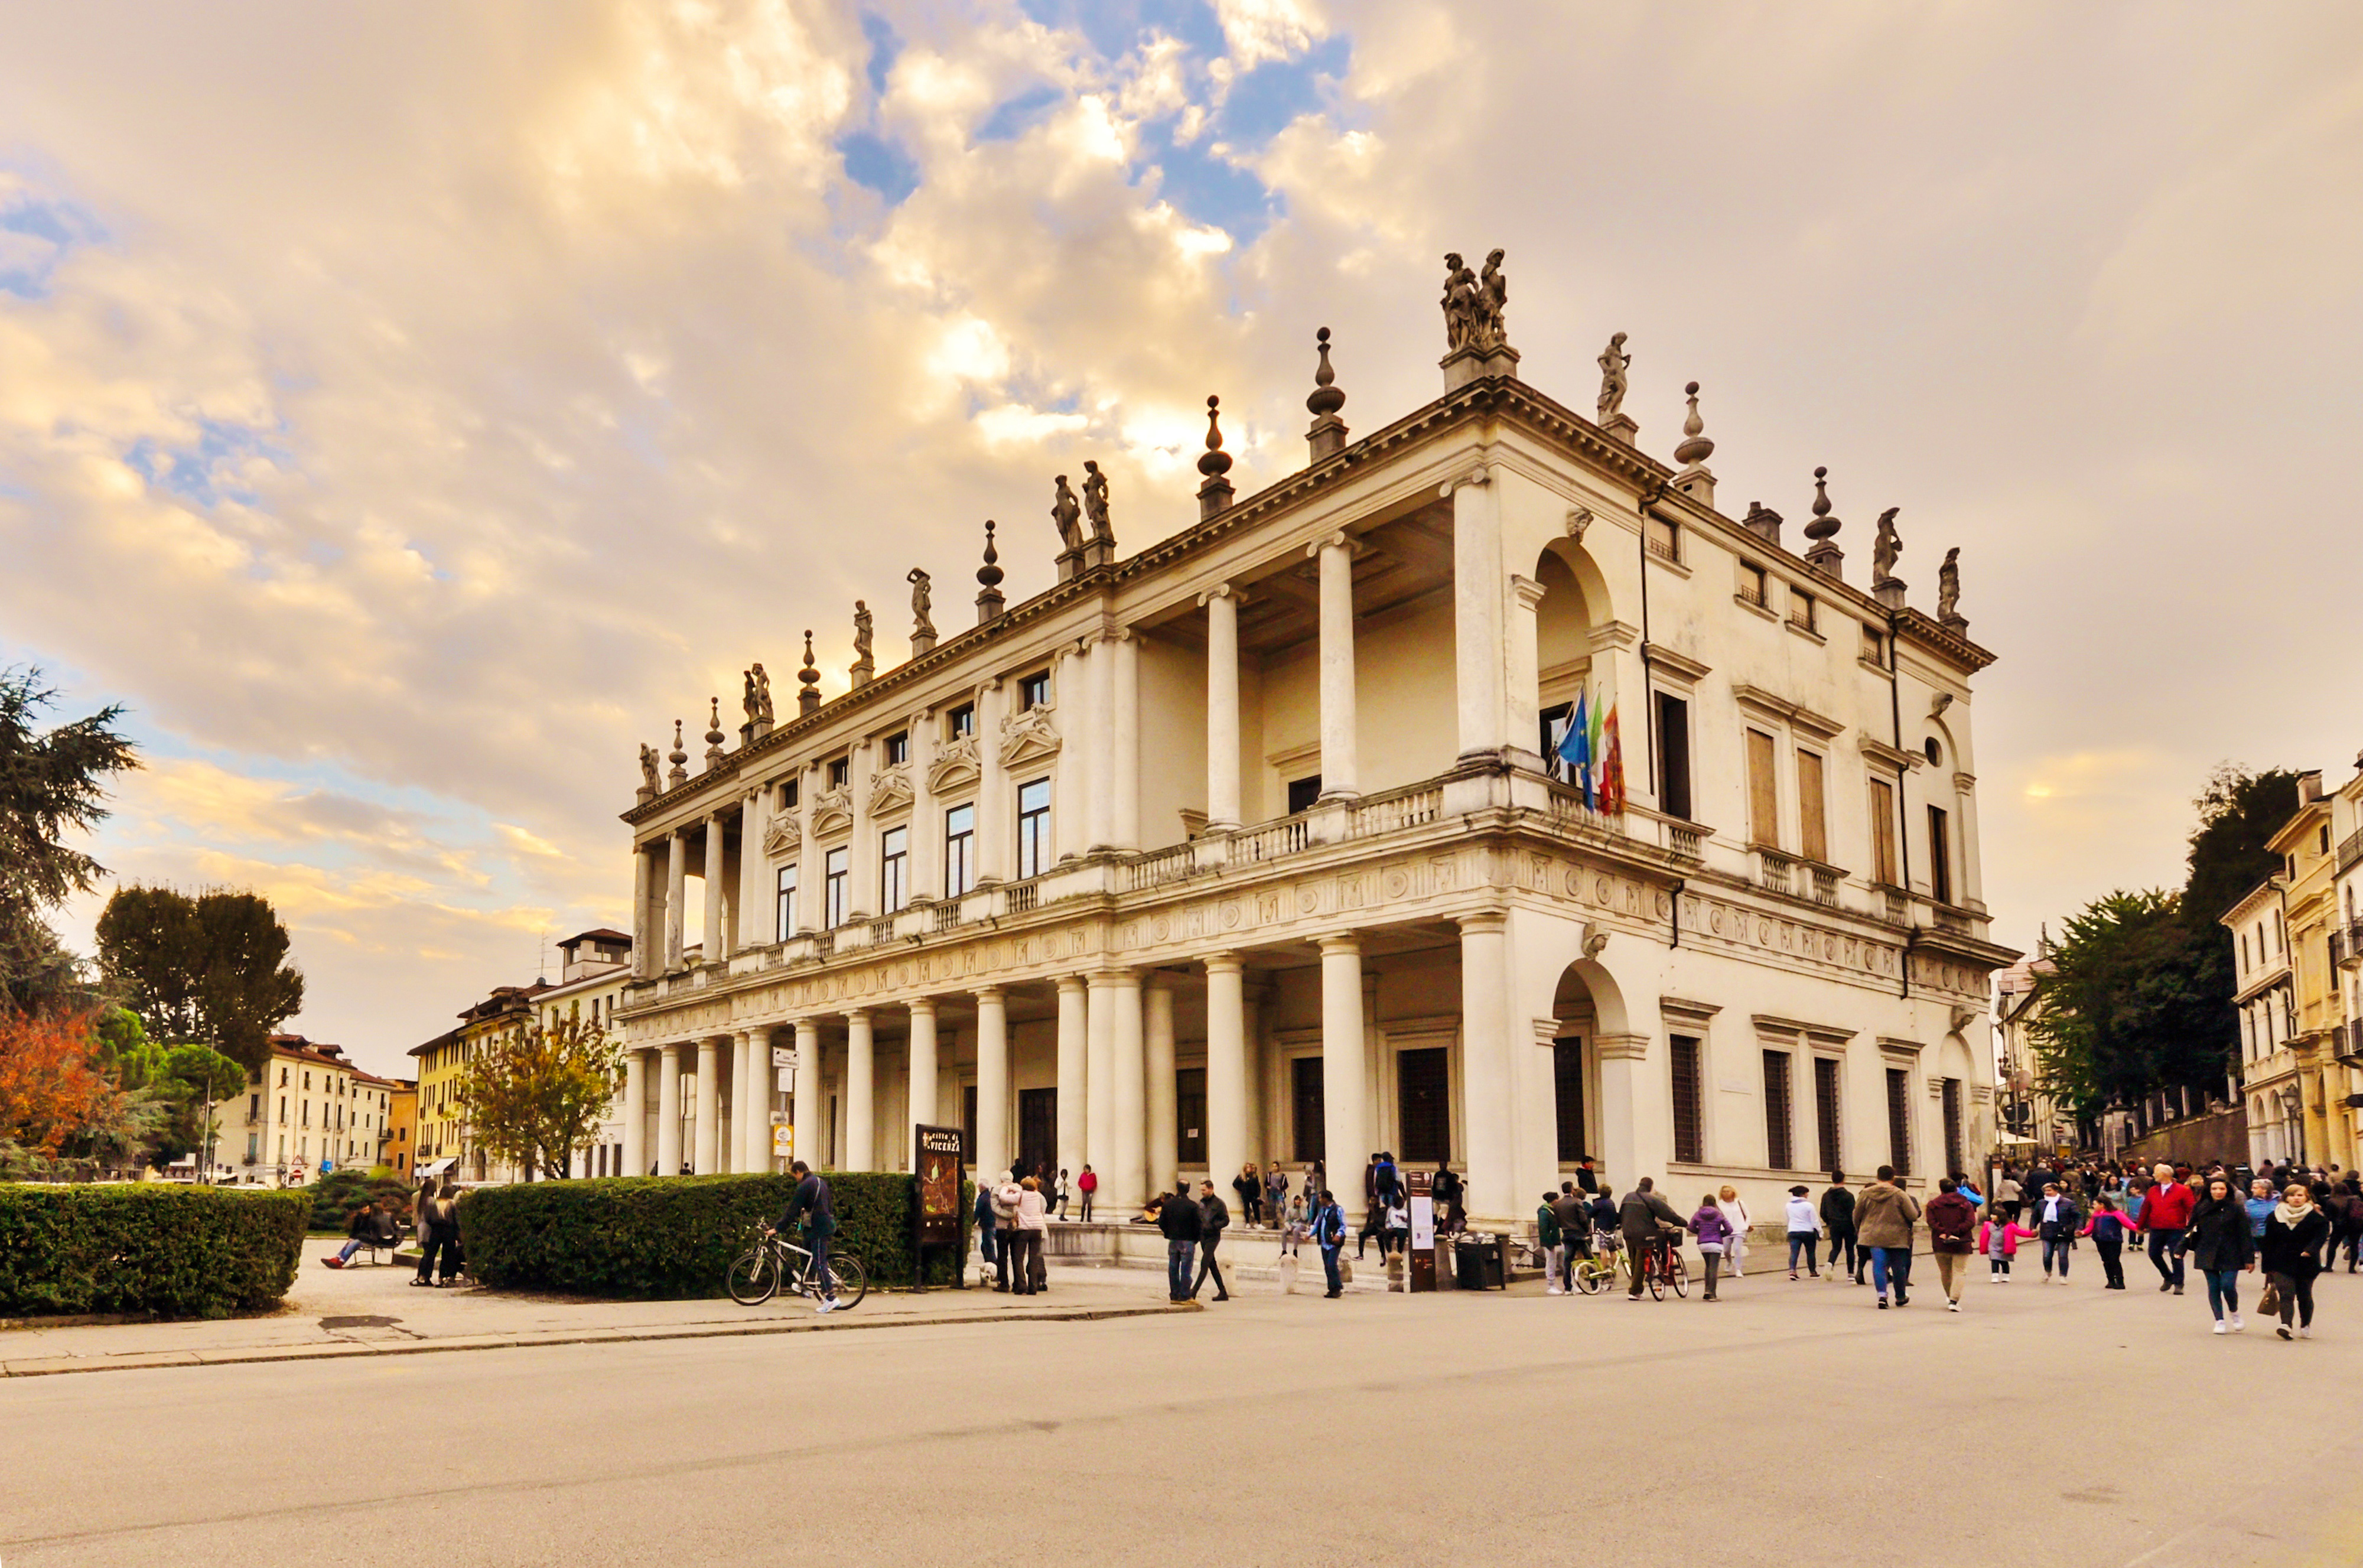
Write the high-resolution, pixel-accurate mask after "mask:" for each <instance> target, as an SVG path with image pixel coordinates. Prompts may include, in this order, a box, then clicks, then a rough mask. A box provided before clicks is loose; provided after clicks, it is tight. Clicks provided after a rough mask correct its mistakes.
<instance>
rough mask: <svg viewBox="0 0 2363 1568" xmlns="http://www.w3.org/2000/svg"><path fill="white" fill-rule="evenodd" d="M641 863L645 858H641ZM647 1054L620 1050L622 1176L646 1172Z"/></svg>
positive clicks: (647, 1124) (647, 1129)
mask: <svg viewBox="0 0 2363 1568" xmlns="http://www.w3.org/2000/svg"><path fill="white" fill-rule="evenodd" d="M641 859H642V861H643V862H645V861H646V860H647V857H646V856H645V855H644V856H642V857H641ZM648 1145H649V1053H648V1052H647V1051H626V1052H624V1168H623V1170H621V1171H620V1172H618V1173H617V1174H619V1175H625V1176H645V1175H647V1174H648V1172H649V1147H648Z"/></svg>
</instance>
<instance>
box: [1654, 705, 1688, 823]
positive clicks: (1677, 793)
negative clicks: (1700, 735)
mask: <svg viewBox="0 0 2363 1568" xmlns="http://www.w3.org/2000/svg"><path fill="white" fill-rule="evenodd" d="M1657 697H1658V804H1659V806H1660V807H1661V808H1662V809H1663V810H1664V811H1665V814H1666V815H1667V816H1669V817H1680V818H1681V819H1682V820H1683V821H1685V822H1687V821H1690V820H1691V705H1690V704H1689V703H1687V702H1685V701H1683V700H1682V699H1681V697H1678V696H1675V695H1673V694H1671V693H1670V692H1659V693H1658V694H1657Z"/></svg>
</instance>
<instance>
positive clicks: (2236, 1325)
mask: <svg viewBox="0 0 2363 1568" xmlns="http://www.w3.org/2000/svg"><path fill="white" fill-rule="evenodd" d="M2247 1327H2248V1326H2247V1324H2246V1323H2243V1322H2241V1321H2240V1315H2239V1314H2238V1313H2236V1312H2235V1313H2233V1314H2232V1332H2234V1333H2235V1334H2239V1333H2245V1332H2247Z"/></svg>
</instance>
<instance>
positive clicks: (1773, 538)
mask: <svg viewBox="0 0 2363 1568" xmlns="http://www.w3.org/2000/svg"><path fill="white" fill-rule="evenodd" d="M1739 526H1740V527H1741V528H1746V529H1747V531H1748V532H1749V533H1752V534H1754V535H1755V536H1756V537H1757V538H1758V539H1762V540H1763V541H1764V542H1765V543H1767V544H1779V543H1780V542H1781V514H1780V513H1778V512H1776V511H1774V510H1773V509H1772V508H1771V507H1769V506H1766V505H1765V504H1764V503H1763V502H1761V501H1750V502H1749V503H1747V516H1746V517H1742V518H1740V519H1739Z"/></svg>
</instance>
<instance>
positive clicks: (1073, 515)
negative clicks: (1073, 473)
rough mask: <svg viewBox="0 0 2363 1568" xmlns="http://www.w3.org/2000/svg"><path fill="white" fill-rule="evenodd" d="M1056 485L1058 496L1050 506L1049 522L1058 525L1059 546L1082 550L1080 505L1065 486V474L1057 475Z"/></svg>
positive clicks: (1070, 489)
mask: <svg viewBox="0 0 2363 1568" xmlns="http://www.w3.org/2000/svg"><path fill="white" fill-rule="evenodd" d="M1058 484H1059V488H1058V494H1057V495H1056V496H1055V497H1054V498H1053V500H1052V503H1051V506H1050V520H1051V521H1052V522H1055V523H1057V524H1058V525H1059V543H1060V544H1061V545H1063V546H1065V547H1066V548H1067V549H1069V550H1081V549H1082V548H1083V527H1082V516H1083V506H1082V502H1080V501H1078V500H1076V499H1075V492H1074V490H1073V488H1072V487H1071V486H1070V485H1069V484H1067V476H1066V475H1065V474H1063V473H1062V474H1060V475H1059V480H1058Z"/></svg>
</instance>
